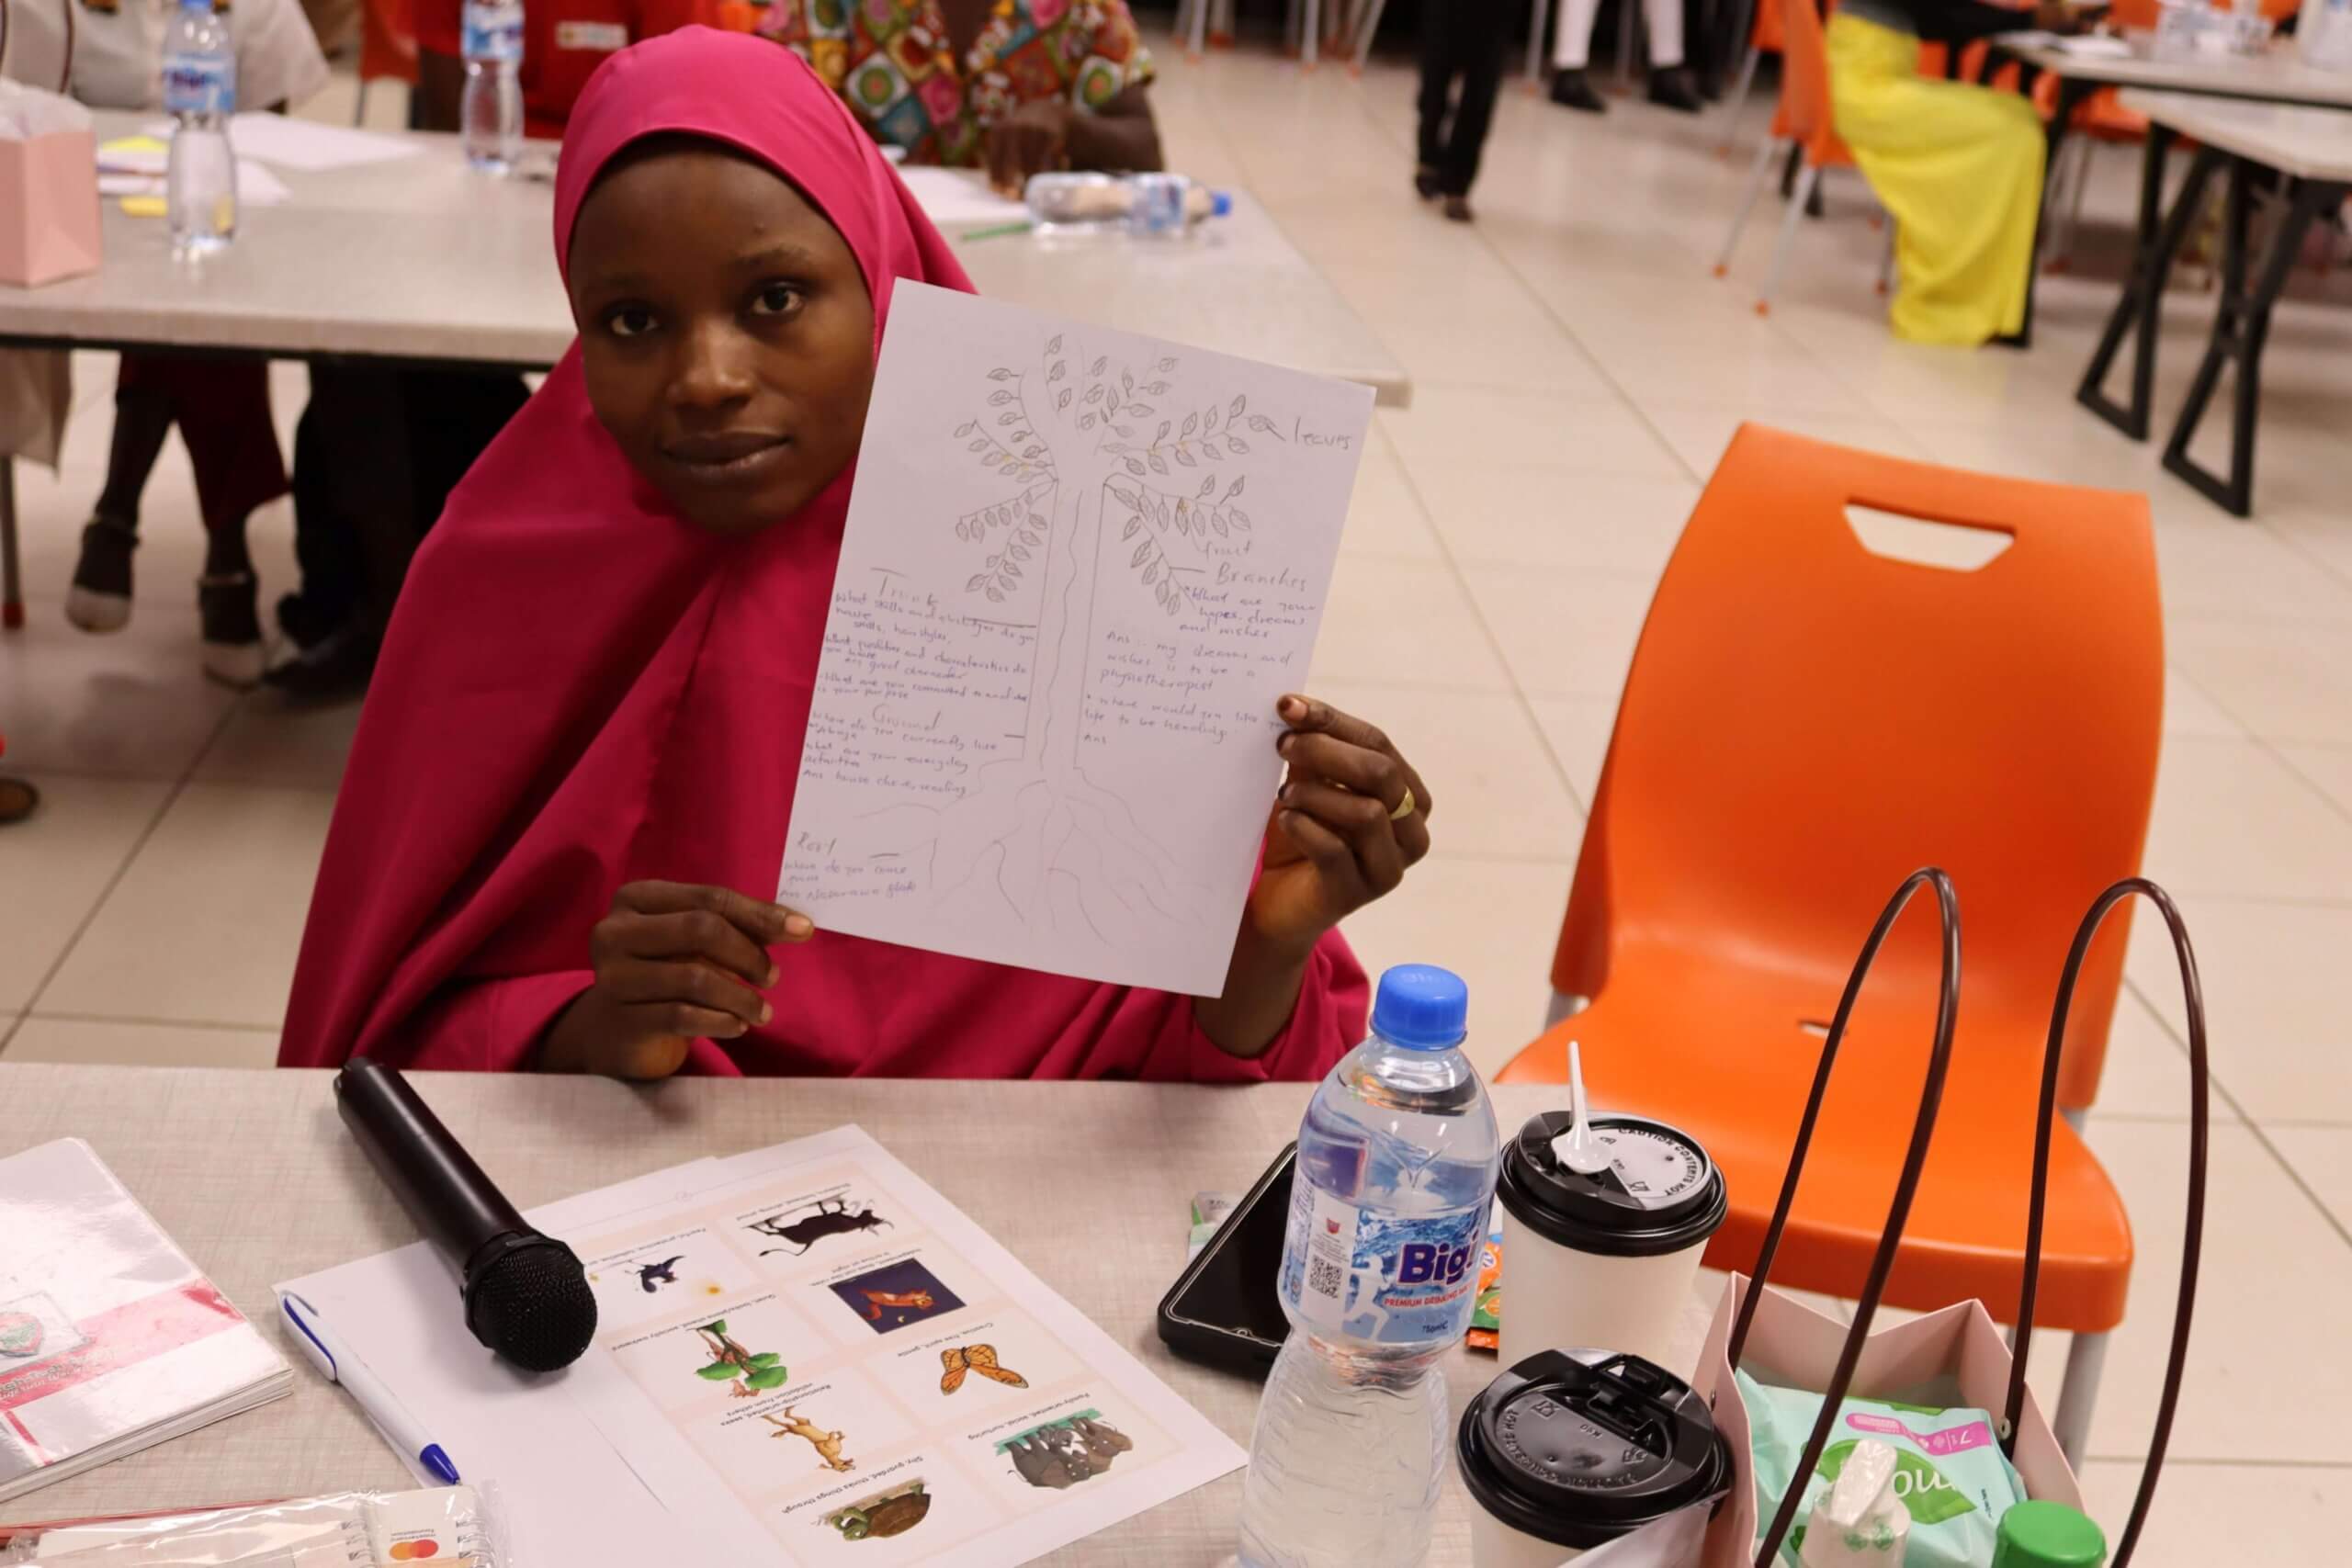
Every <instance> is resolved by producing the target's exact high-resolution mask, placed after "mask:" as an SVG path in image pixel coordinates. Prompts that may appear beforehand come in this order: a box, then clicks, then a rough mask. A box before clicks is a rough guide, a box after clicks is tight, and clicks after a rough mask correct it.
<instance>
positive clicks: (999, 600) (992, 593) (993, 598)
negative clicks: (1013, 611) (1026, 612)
mask: <svg viewBox="0 0 2352 1568" xmlns="http://www.w3.org/2000/svg"><path fill="white" fill-rule="evenodd" d="M989 603H990V604H1003V603H1004V595H1003V594H1001V593H1000V592H997V591H996V590H995V589H993V588H991V589H989Z"/></svg>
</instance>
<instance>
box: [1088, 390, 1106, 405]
mask: <svg viewBox="0 0 2352 1568" xmlns="http://www.w3.org/2000/svg"><path fill="white" fill-rule="evenodd" d="M1086 400H1087V401H1088V402H1090V403H1099V402H1101V401H1102V400H1103V389H1102V388H1100V387H1089V388H1087V389H1086Z"/></svg>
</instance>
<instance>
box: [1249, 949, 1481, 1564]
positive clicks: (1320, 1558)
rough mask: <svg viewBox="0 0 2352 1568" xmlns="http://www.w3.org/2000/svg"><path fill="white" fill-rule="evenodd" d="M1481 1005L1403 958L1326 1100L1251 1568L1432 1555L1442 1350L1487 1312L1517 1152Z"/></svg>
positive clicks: (1302, 1214)
mask: <svg viewBox="0 0 2352 1568" xmlns="http://www.w3.org/2000/svg"><path fill="white" fill-rule="evenodd" d="M1469 1003H1470V992H1469V988H1468V987H1465V986H1464V985H1463V983H1462V981H1461V980H1460V978H1458V977H1457V976H1453V975H1451V974H1449V973H1447V972H1446V971H1445V970H1443V969H1435V968H1431V967H1429V966H1428V965H1425V964H1406V965H1403V966H1400V967H1398V968H1395V969H1391V970H1390V971H1388V973H1387V974H1385V975H1384V976H1381V977H1380V995H1379V998H1378V1000H1377V1002H1376V1003H1375V1004H1374V1008H1373V1014H1372V1038H1371V1039H1369V1040H1367V1041H1365V1042H1364V1043H1363V1044H1361V1045H1359V1046H1357V1047H1356V1048H1355V1049H1354V1050H1353V1051H1351V1052H1350V1053H1349V1054H1348V1055H1347V1056H1346V1058H1345V1059H1343V1060H1342V1061H1341V1062H1340V1065H1339V1066H1336V1067H1334V1068H1332V1069H1331V1074H1330V1076H1329V1077H1327V1078H1325V1079H1324V1080H1323V1083H1322V1087H1320V1088H1319V1089H1317V1090H1316V1091H1315V1099H1314V1100H1313V1102H1312V1103H1311V1104H1309V1106H1308V1107H1307V1111H1306V1122H1304V1124H1302V1125H1301V1126H1300V1128H1299V1131H1298V1164H1297V1168H1296V1172H1295V1175H1294V1176H1293V1177H1292V1179H1291V1209H1290V1229H1289V1233H1288V1235H1287V1236H1286V1237H1285V1239H1284V1241H1283V1265H1282V1277H1281V1280H1280V1281H1279V1287H1278V1288H1279V1292H1280V1294H1281V1296H1282V1301H1283V1311H1284V1313H1285V1314H1288V1316H1289V1318H1290V1325H1291V1331H1290V1337H1289V1338H1288V1339H1286V1340H1284V1341H1283V1349H1282V1355H1281V1356H1280V1358H1279V1359H1276V1361H1275V1362H1274V1370H1273V1372H1272V1375H1270V1376H1269V1377H1268V1378H1267V1380H1266V1393H1265V1397H1264V1399H1263V1401H1262V1402H1261V1404H1259V1406H1258V1429H1257V1433H1256V1435H1255V1437H1254V1438H1252V1440H1251V1443H1250V1473H1249V1475H1248V1477H1247V1478H1246V1479H1245V1481H1244V1483H1243V1491H1242V1501H1241V1561H1242V1562H1243V1563H1245V1564H1247V1565H1248V1568H1406V1565H1408V1564H1413V1563H1419V1562H1420V1561H1421V1560H1422V1559H1423V1558H1425V1557H1427V1556H1428V1555H1429V1544H1430V1517H1431V1515H1432V1513H1433V1512H1434V1510H1435V1508H1436V1506H1437V1492H1438V1483H1439V1482H1440V1481H1441V1480H1442V1479H1443V1477H1444V1475H1445V1464H1446V1453H1447V1451H1448V1448H1449V1441H1448V1438H1449V1431H1450V1427H1451V1426H1452V1423H1451V1421H1450V1420H1449V1418H1448V1416H1449V1412H1448V1410H1447V1407H1446V1390H1445V1379H1444V1377H1443V1376H1442V1374H1441V1373H1440V1372H1439V1371H1437V1362H1438V1359H1439V1358H1440V1357H1441V1356H1442V1355H1444V1354H1445V1353H1446V1352H1447V1351H1449V1350H1451V1349H1453V1348H1454V1347H1456V1346H1458V1345H1460V1344H1461V1343H1462V1336H1463V1332H1464V1330H1465V1329H1466V1328H1467V1327H1468V1326H1469V1324H1470V1314H1471V1311H1472V1308H1473V1307H1474V1306H1475V1305H1476V1295H1477V1282H1478V1252H1479V1248H1480V1247H1482V1246H1483V1245H1484V1244H1485V1242H1486V1239H1487V1206H1488V1203H1489V1201H1491V1200H1492V1198H1493V1196H1494V1191H1495V1168H1496V1164H1497V1156H1498V1149H1499V1145H1500V1140H1499V1138H1498V1135H1497V1133H1496V1129H1495V1111H1494V1107H1493V1106H1492V1105H1491V1104H1489V1103H1488V1102H1487V1091H1486V1088H1485V1086H1484V1085H1482V1084H1480V1083H1479V1081H1478V1075H1477V1073H1476V1070H1475V1069H1473V1068H1472V1066H1470V1063H1469V1061H1468V1059H1467V1058H1465V1057H1464V1055H1463V1054H1462V1040H1463V1032H1464V1021H1465V1020H1466V1018H1467V1016H1468V1012H1469Z"/></svg>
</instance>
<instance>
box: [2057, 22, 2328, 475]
mask: <svg viewBox="0 0 2352 1568" xmlns="http://www.w3.org/2000/svg"><path fill="white" fill-rule="evenodd" d="M2249 63H2255V64H2267V63H2268V62H2267V61H2265V62H2249ZM2297 69H2299V70H2301V69H2302V68H2301V67H2300V66H2299V67H2297ZM2313 74H2320V75H2325V74H2329V73H2313ZM2337 79H2338V80H2339V81H2341V82H2343V83H2344V84H2345V85H2346V89H2347V90H2346V95H2345V98H2346V105H2347V106H2352V73H2344V74H2342V75H2341V76H2339V77H2338V78H2337ZM2122 103H2123V105H2124V107H2127V108H2130V109H2132V110H2134V111H2136V112H2138V113H2140V114H2143V115H2145V116H2147V117H2148V122H2149V129H2148V145H2147V151H2146V153H2145V158H2146V162H2145V164H2143V168H2142V172H2141V182H2140V220H2139V245H2138V249H2137V252H2136V254H2134V257H2133V260H2132V265H2131V277H2130V280H2129V281H2128V282H2127V283H2126V284H2125V286H2124V289H2123V295H2122V298H2121V299H2119V300H2117V302H2116V306H2115V310H2114V313H2113V314H2112V315H2111V316H2109V319H2108V323H2107V329H2106V331H2105V332H2104V333H2102V334H2101V335H2100V338H2099V344H2098V349H2097V350H2096V351H2095V352H2094V353H2093V354H2092V355H2091V362H2090V365H2089V367H2087V368H2086V370H2085V372H2084V374H2083V381H2082V385H2081V386H2080V388H2078V389H2076V392H2075V399H2076V400H2077V401H2079V402H2081V403H2082V404H2083V406H2085V407H2086V408H2087V409H2089V410H2090V411H2091V412H2094V413H2096V414H2098V416H2099V417H2100V418H2102V419H2104V420H2106V421H2107V422H2108V423H2109V424H2112V425H2114V426H2115V427H2116V428H2117V429H2119V430H2120V431H2122V432H2123V433H2124V434H2127V435H2129V436H2131V438H2132V439H2133V440H2135V441H2137V440H2145V439H2146V438H2147V434H2148V428H2149V421H2150V417H2151V414H2152V412H2153V410H2152V408H2151V406H2150V405H2151V400H2152V398H2153V395H2154V383H2155V354H2156V340H2157V337H2158V330H2157V327H2158V321H2157V318H2158V315H2159V312H2160V311H2161V310H2162V308H2163V302H2164V294H2165V280H2166V278H2167V277H2168V276H2169V275H2170V273H2171V270H2172V262H2173V258H2174V256H2175V255H2177V254H2178V253H2179V249H2180V245H2181V243H2182V241H2183V240H2184V239H2185V238H2186V237H2187V236H2188V230H2189V228H2190V227H2191V226H2192V225H2193V224H2194V223H2195V222H2196V220H2197V217H2198V214H2199V211H2200V210H2201V209H2202V206H2203V202H2204V197H2205V192H2206V190H2207V188H2208V187H2209V186H2211V183H2212V181H2213V178H2214V177H2215V176H2216V175H2220V174H2222V173H2224V172H2226V173H2227V174H2228V175H2229V186H2228V209H2227V219H2226V221H2225V222H2224V223H2223V225H2222V294H2221V299H2220V301H2219V304H2218V307H2217V309H2216V310H2215V311H2214V318H2213V332H2212V335H2211V338H2210V339H2209V340H2208V342H2207V344H2206V348H2205V357H2204V360H2203V362H2202V363H2201V364H2200V365H2199V367H2198V371H2197V376H2196V378H2194V379H2193V380H2192V381H2191V382H2190V383H2189V389H2188V398H2187V400H2185V401H2184V402H2183V404H2182V406H2181V411H2180V416H2179V418H2178V420H2177V422H2176V423H2175V424H2174V426H2173V432H2172V435H2171V437H2170V439H2169V440H2167V441H2166V443H2165V454H2164V464H2165V468H2166V469H2168V470H2169V471H2171V472H2172V473H2173V474H2175V475H2177V477H2179V478H2180V479H2184V480H2186V481H2187V482H2188V484H2189V485H2190V486H2192V487H2193V488H2195V489H2196V490H2197V491H2198V492H2199V493H2200V494H2202V495H2203V496H2205V497H2206V498H2207V499H2208V500H2210V501H2211V502H2214V503H2215V504H2217V505H2219V506H2222V507H2223V508H2225V509H2227V510H2228V511H2230V512H2232V513H2235V514H2236V515H2238V516H2240V517H2245V516H2247V515H2249V514H2250V513H2252V511H2253V508H2254V452H2255V434H2256V423H2257V421H2258V419H2259V415H2260V412H2261V397H2262V349H2263V344H2264V343H2265V341H2266V340H2267V335H2268V333H2269V327H2270V314H2271V310H2272V307H2273V306H2274V305H2276V303H2277V302H2278V293H2279V290H2280V289H2281V288H2284V287H2285V285H2286V281H2287V277H2288V275H2289V273H2290V271H2291V270H2292V268H2293V266H2294V263H2295V257H2296V256H2297V254H2300V252H2301V247H2302V243H2303V238H2304V236H2305V234H2307V233H2308V232H2309V231H2310V229H2311V226H2312V223H2313V222H2315V221H2317V220H2318V219H2319V218H2321V217H2322V216H2323V215H2324V214H2326V213H2328V212H2331V211H2334V210H2335V209H2339V208H2341V207H2342V206H2343V205H2344V202H2345V198H2346V196H2347V194H2352V107H2340V108H2314V107H2305V106H2301V105H2298V104H2293V103H2289V102H2284V101H2271V102H2256V101H2251V100H2247V99H2244V98H2238V99H2232V98H2228V97H2219V96H2212V95H2211V94H2208V93H2183V92H2155V91H2150V90H2147V89H2143V88H2131V89H2128V90H2126V91H2125V92H2124V93H2123V94H2122ZM2177 137H2187V138H2188V139H2190V140H2191V141H2194V142H2195V143H2196V144H2197V149H2198V151H2197V155H2196V157H2195V158H2194V159H2193V160H2192V161H2191V162H2190V164H2189V168H2188V175H2187V177H2186V178H2185V179H2184V180H2183V181H2182V184H2181V188H2180V191H2179V194H2178V195H2177V196H2176V197H2174V199H2173V206H2172V210H2171V212H2170V214H2169V215H2166V214H2165V212H2164V211H2163V205H2162V204H2163V199H2164V164H2165V152H2166V151H2167V150H2168V149H2169V147H2170V146H2171V144H2172V142H2173V141H2174V140H2175V138H2177ZM2266 169H2267V170H2271V171H2275V172H2276V173H2277V174H2278V175H2279V176H2280V177H2281V181H2282V184H2283V185H2284V187H2285V190H2286V193H2287V198H2288V199H2287V214H2286V219H2285V221H2283V222H2282V223H2281V224H2280V225H2279V226H2278V230H2277V231H2276V232H2275V233H2274V234H2273V235H2272V237H2271V241H2270V246H2269V249H2268V251H2267V253H2266V254H2264V255H2263V256H2262V257H2260V258H2259V261H2258V265H2255V266H2254V267H2253V269H2252V272H2251V274H2250V273H2249V262H2250V261H2252V260H2254V258H2251V257H2249V256H2248V254H2247V234H2246V225H2247V217H2248V214H2249V212H2250V210H2251V205H2252V200H2253V182H2254V180H2255V179H2256V177H2257V176H2258V175H2259V174H2260V173H2261V171H2263V170H2266ZM2127 338H2129V339H2130V340H2131V392H2130V393H2129V395H2128V400H2126V401H2124V402H2120V403H2119V402H2117V401H2115V400H2113V399H2111V398H2110V397H2109V395H2108V393H2107V390H2106V383H2107V378H2108V374H2109V370H2110V369H2111V368H2112V367H2113V366H2114V363H2115V359H2116V356H2117V355H2118V354H2119V353H2120V351H2121V349H2122V347H2123V344H2124V342H2125V340H2126V339H2127ZM2232 368H2234V370H2235V372H2236V373H2235V375H2234V377H2233V386H2232V389H2231V390H2232V404H2231V425H2230V462H2229V472H2228V474H2227V475H2226V476H2222V475H2216V474H2214V473H2212V472H2211V470H2209V469H2207V468H2205V467H2204V466H2203V465H2202V464H2200V463H2199V462H2198V461H2197V460H2196V459H2195V458H2193V457H2190V456H2189V453H2188V446H2189V443H2190V442H2191V440H2193V439H2194V437H2195V435H2196V433H2197V427H2198V424H2199V422H2200V421H2201V420H2202V419H2203V418H2204V415H2205V411H2206V409H2207V408H2208V407H2209V406H2210V404H2211V400H2212V397H2213V393H2214V391H2215V389H2217V388H2218V386H2219V385H2220V380H2221V376H2222V372H2223V371H2224V370H2226V369H2232Z"/></svg>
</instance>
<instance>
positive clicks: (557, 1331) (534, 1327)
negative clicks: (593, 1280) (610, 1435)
mask: <svg viewBox="0 0 2352 1568" xmlns="http://www.w3.org/2000/svg"><path fill="white" fill-rule="evenodd" d="M466 1325H467V1326H468V1327H469V1328H471V1329H472V1330H473V1331H474V1337H475V1338H477V1339H479V1340H481V1342H482V1343H483V1344H485V1345H487V1346H489V1347H490V1348H492V1350H495V1351H496V1352H498V1354H500V1355H502V1356H503V1357H505V1358H506V1359H508V1360H510V1361H512V1362H514V1363H515V1365H516V1366H518V1367H522V1368H525V1369H526V1370H528V1371H535V1372H551V1371H556V1370H557V1369H558V1368H560V1367H568V1366H570V1365H571V1363H572V1362H574V1361H576V1360H578V1359H580V1357H581V1353H582V1351H584V1350H586V1349H587V1348H588V1342H589V1341H590V1340H592V1339H594V1338H595V1337H596V1297H595V1294H594V1292H592V1291H590V1290H589V1288H588V1276H587V1274H586V1272H585V1271H584V1270H582V1268H581V1266H580V1259H579V1258H576V1257H574V1256H573V1255H572V1251H571V1248H570V1247H564V1246H561V1245H560V1244H548V1245H543V1246H537V1247H516V1248H515V1249H514V1250H512V1251H510V1252H505V1253H502V1254H500V1255H499V1256H498V1257H496V1258H492V1259H491V1260H490V1261H489V1262H488V1263H487V1264H485V1265H483V1267H482V1269H481V1275H480V1277H479V1278H477V1279H475V1280H473V1282H472V1284H471V1285H470V1286H469V1288H468V1290H467V1292H466Z"/></svg>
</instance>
